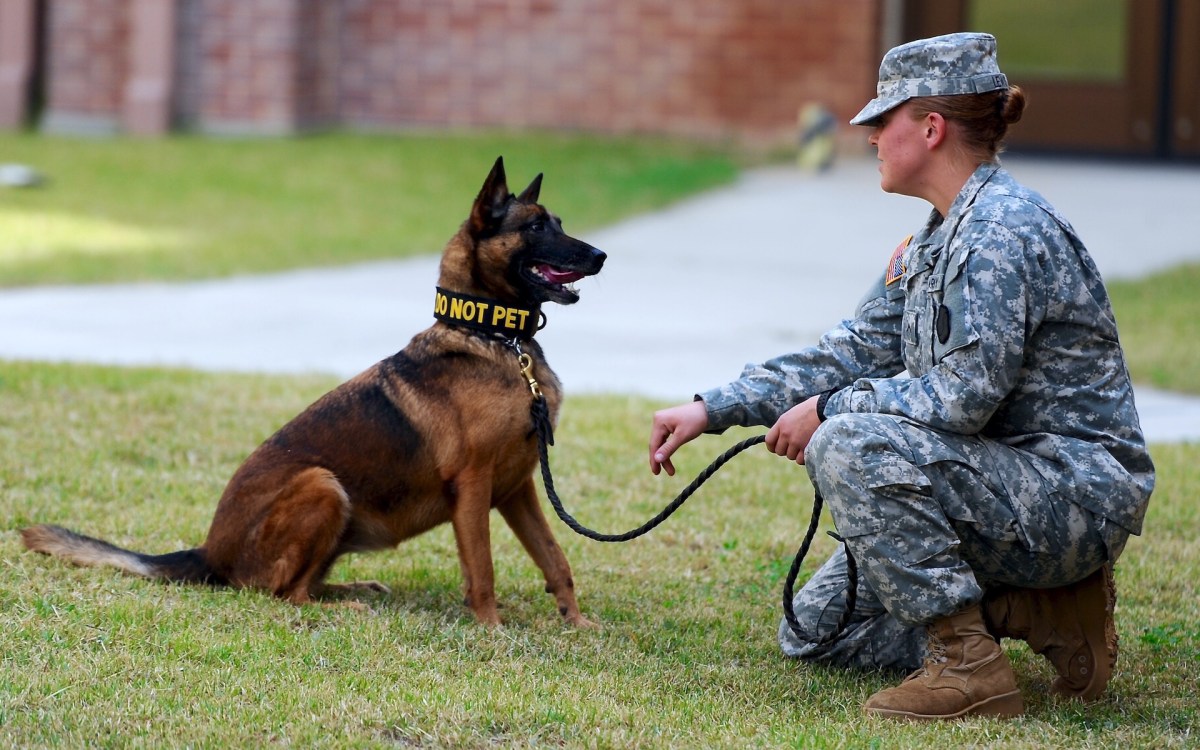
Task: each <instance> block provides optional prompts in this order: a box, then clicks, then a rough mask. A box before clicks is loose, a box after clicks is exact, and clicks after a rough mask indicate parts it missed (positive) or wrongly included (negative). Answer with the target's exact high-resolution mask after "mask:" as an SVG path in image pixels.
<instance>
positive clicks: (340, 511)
mask: <svg viewBox="0 0 1200 750" xmlns="http://www.w3.org/2000/svg"><path fill="white" fill-rule="evenodd" d="M349 518H350V498H349V497H348V496H347V495H346V490H345V489H344V488H343V487H342V485H341V483H340V482H339V481H338V480H337V478H336V477H335V476H334V475H333V474H332V473H330V472H329V471H327V470H325V469H321V468H318V467H313V468H309V469H305V470H304V471H301V472H300V473H298V474H296V475H295V476H294V477H293V478H292V479H291V481H290V482H288V484H287V486H285V487H284V488H283V490H282V491H281V492H280V493H279V495H278V496H277V497H276V498H275V500H274V502H272V503H271V509H270V511H269V512H268V513H267V516H266V518H264V519H263V522H262V526H261V528H260V529H259V533H258V534H257V539H256V540H255V541H256V547H257V550H256V554H255V558H257V564H258V565H257V567H258V570H257V571H255V574H253V576H252V578H253V580H245V579H242V580H243V582H244V583H246V584H247V585H255V586H260V587H262V588H266V589H269V590H270V591H271V592H272V593H274V594H275V595H276V596H278V597H280V598H282V599H287V600H288V601H290V602H292V603H293V604H304V603H306V602H309V601H312V598H313V597H314V596H315V595H317V594H318V593H319V592H320V591H321V589H322V587H323V582H324V579H325V574H326V573H328V572H329V568H330V567H331V566H332V565H333V563H334V560H336V559H337V555H338V546H339V544H340V541H341V537H342V532H343V531H344V530H345V528H346V524H347V523H348V521H349ZM239 578H242V577H241V576H239Z"/></svg>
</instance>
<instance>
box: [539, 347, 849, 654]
mask: <svg viewBox="0 0 1200 750" xmlns="http://www.w3.org/2000/svg"><path fill="white" fill-rule="evenodd" d="M517 352H518V356H520V357H525V356H527V355H525V354H521V353H520V348H519V345H518V347H517ZM522 372H524V368H522ZM527 377H528V376H527ZM530 380H532V378H530ZM535 382H536V381H535ZM530 411H531V416H532V417H533V424H534V430H535V431H536V432H537V436H538V458H539V459H540V462H541V467H542V483H543V484H544V485H545V487H546V497H547V498H549V500H550V505H551V506H552V507H553V508H554V512H555V513H557V514H558V517H559V518H560V519H561V520H562V522H563V523H565V524H566V525H567V526H568V527H570V529H571V530H572V531H574V532H575V533H576V534H579V535H581V536H585V537H587V538H588V539H591V540H593V541H597V542H627V541H629V540H631V539H636V538H637V537H639V536H643V535H644V534H646V533H648V532H649V531H650V530H652V529H653V528H654V527H656V526H658V525H659V524H661V523H662V522H663V521H665V520H667V518H669V517H670V516H671V515H672V514H673V513H674V512H675V511H677V510H679V508H680V506H682V505H683V504H684V503H685V502H687V499H688V498H689V497H691V496H692V494H693V493H695V491H696V490H698V489H700V485H702V484H704V483H705V482H706V481H708V479H709V477H711V476H712V475H713V474H715V473H717V471H718V470H719V469H720V468H721V467H722V466H724V465H725V464H726V463H728V462H729V461H730V459H732V458H733V457H734V456H736V455H738V454H739V453H741V452H742V451H744V450H746V449H747V448H752V447H753V446H755V445H758V444H759V443H763V442H765V441H766V439H767V436H766V435H755V436H753V437H749V438H746V439H745V440H742V441H741V442H739V443H736V444H735V445H733V446H732V447H731V448H729V449H728V450H726V451H725V452H724V453H722V454H721V455H719V456H717V458H716V459H715V460H714V461H713V462H712V463H711V464H709V465H708V467H707V468H706V469H704V471H702V472H700V473H699V474H698V475H697V476H696V478H695V479H693V480H692V481H691V483H690V484H688V486H687V487H685V488H684V489H683V491H682V492H680V493H679V496H678V497H676V498H675V499H674V500H672V501H671V502H670V504H668V505H667V507H665V508H663V509H662V510H661V511H660V512H659V513H658V515H656V516H654V517H653V518H651V519H650V520H649V521H647V522H646V523H644V524H642V525H641V526H638V527H637V528H635V529H630V530H629V531H626V532H624V533H622V534H605V533H601V532H599V531H594V530H592V529H589V528H588V527H586V526H584V525H583V524H581V523H580V522H579V521H577V520H575V518H574V517H573V516H572V515H571V514H570V513H568V512H567V510H566V508H564V507H563V504H562V501H561V500H560V499H559V498H558V493H557V492H556V491H555V490H554V477H553V476H551V472H550V454H549V450H548V449H547V447H546V446H547V445H554V434H553V428H552V426H551V424H550V412H549V407H547V406H546V399H545V398H543V397H542V396H541V395H540V394H538V393H536V392H535V394H534V399H533V404H532V406H531V407H530ZM823 505H824V499H823V498H822V497H821V494H820V493H819V492H817V493H815V494H814V496H813V510H812V516H811V518H810V519H809V522H808V531H807V532H806V533H805V535H804V541H803V542H802V543H801V545H800V550H799V551H798V552H797V553H796V557H795V559H794V560H792V567H791V569H790V570H788V575H787V580H786V581H785V582H784V586H783V614H784V619H785V620H786V621H787V624H788V627H789V628H791V630H792V632H793V633H795V634H796V637H797V638H799V639H800V640H802V641H808V642H810V643H813V644H814V645H817V646H824V645H826V644H828V643H830V642H832V641H833V640H834V639H836V638H837V637H838V636H840V635H841V634H842V632H843V631H845V629H846V626H847V625H849V623H850V617H851V616H852V615H853V614H854V606H855V603H856V601H857V592H858V566H857V565H856V564H855V562H854V556H853V555H851V554H850V547H849V545H846V543H845V540H844V539H842V538H841V537H839V536H838V535H837V534H834V533H833V532H829V535H830V536H832V537H833V538H834V539H837V540H838V541H839V542H842V544H843V545H845V547H846V560H847V574H848V577H849V586H848V588H847V589H846V609H845V611H844V612H843V613H842V616H841V618H840V619H839V620H838V623H837V627H836V628H834V630H833V631H832V632H830V633H828V634H827V635H825V636H824V637H821V638H817V637H814V636H811V635H809V634H808V633H805V632H804V629H803V628H801V627H800V622H799V621H798V620H797V619H796V612H795V607H794V605H793V603H792V600H793V599H794V598H795V586H796V578H797V577H798V576H799V575H800V567H801V566H802V565H803V563H804V558H805V557H807V556H808V549H809V547H810V546H811V545H812V541H813V537H815V536H816V533H817V524H818V523H819V521H820V519H821V509H822V507H823Z"/></svg>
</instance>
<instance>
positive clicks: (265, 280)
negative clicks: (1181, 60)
mask: <svg viewBox="0 0 1200 750" xmlns="http://www.w3.org/2000/svg"><path fill="white" fill-rule="evenodd" d="M1005 164H1006V166H1007V167H1008V168H1009V169H1010V170H1011V171H1012V172H1013V173H1014V174H1015V175H1016V176H1017V178H1018V179H1020V180H1022V181H1024V182H1025V183H1026V184H1029V185H1030V186H1032V187H1034V188H1036V189H1038V190H1039V191H1040V192H1042V193H1043V194H1044V195H1045V196H1046V197H1047V198H1048V199H1049V200H1050V201H1051V202H1052V203H1054V204H1055V205H1056V206H1057V207H1058V208H1059V209H1060V210H1062V212H1063V213H1064V214H1065V215H1066V216H1068V217H1069V218H1070V219H1071V221H1072V222H1073V223H1074V224H1075V226H1076V228H1077V229H1078V230H1079V232H1080V233H1081V235H1082V236H1083V238H1084V240H1085V241H1086V242H1087V243H1088V246H1089V249H1090V250H1091V252H1092V254H1093V255H1094V257H1095V259H1096V262H1097V265H1099V267H1100V270H1101V272H1102V273H1103V274H1104V275H1105V277H1106V278H1109V279H1112V278H1117V277H1136V276H1139V275H1143V274H1146V273H1149V272H1152V271H1156V270H1160V269H1163V268H1166V267H1169V266H1172V265H1176V264H1179V263H1182V262H1200V233H1198V232H1196V231H1195V229H1194V227H1193V225H1192V224H1193V216H1194V214H1195V212H1196V210H1197V207H1200V169H1197V168H1195V167H1192V168H1185V167H1174V166H1154V165H1145V164H1138V165H1132V164H1111V163H1109V164H1103V163H1092V162H1071V161H1051V160H1040V159H1029V158H1017V157H1012V158H1009V159H1006V161H1005ZM512 167H514V168H516V169H517V170H518V171H521V172H524V171H526V170H527V171H530V172H532V171H533V169H535V168H536V165H516V164H514V165H512ZM559 189H561V186H559V185H556V184H555V181H554V175H552V174H551V175H547V178H546V184H545V188H544V189H543V191H542V196H543V199H544V200H545V201H546V203H547V205H548V206H550V207H551V208H552V209H553V207H554V196H555V193H556V191H557V190H559ZM467 208H468V207H467V206H464V207H463V210H464V215H465V212H466V209H467ZM927 213H928V207H927V204H925V203H924V202H922V201H919V200H916V199H912V198H906V197H899V196H893V195H887V194H884V193H882V192H881V191H880V190H879V188H878V174H877V171H876V165H875V162H874V161H873V160H868V159H861V160H844V161H842V162H839V163H838V164H837V165H836V166H835V168H834V169H833V170H831V171H830V172H827V173H824V174H815V175H814V174H807V173H803V172H800V171H798V170H796V169H793V168H788V167H778V168H770V169H763V170H756V171H751V172H749V173H747V174H745V175H744V176H743V177H742V178H741V179H740V180H739V181H738V182H737V183H736V184H735V185H733V186H731V187H728V188H724V189H720V190H716V191H713V192H710V193H707V194H705V195H702V196H699V197H696V198H694V199H692V200H688V201H686V202H683V203H681V204H678V205H676V206H674V207H672V208H670V209H668V210H665V211H661V212H658V213H654V214H651V215H646V216H642V217H639V218H635V219H632V220H629V221H626V222H623V223H621V224H618V225H616V226H613V227H610V228H607V229H604V230H602V231H597V232H593V233H591V234H590V235H588V236H586V237H585V239H587V240H588V241H590V242H592V243H593V244H595V245H596V246H597V247H600V248H601V249H603V250H605V251H606V252H607V253H608V254H609V260H608V264H607V266H606V268H605V271H604V272H603V273H602V274H601V275H600V276H598V277H596V278H594V279H587V280H584V281H582V282H580V283H579V285H578V286H579V288H580V290H581V293H582V301H581V302H580V303H579V304H577V305H575V306H573V307H566V308H561V307H555V306H548V307H547V308H546V310H545V312H546V313H547V315H548V317H549V325H548V326H547V328H546V329H545V330H544V331H543V332H542V333H541V334H539V341H541V342H542V343H543V345H544V346H545V348H546V350H547V353H548V355H549V357H550V361H551V364H552V366H553V367H554V369H555V371H556V372H558V374H559V376H560V377H561V379H562V380H563V383H564V384H565V386H566V388H567V391H568V394H570V393H584V392H614V393H633V394H641V395H647V396H653V397H660V398H664V399H669V400H686V399H689V398H690V397H691V394H693V393H694V392H696V391H698V390H703V389H706V388H708V387H711V386H715V385H720V384H722V383H725V382H728V381H729V380H731V379H733V378H735V377H736V376H737V375H738V373H739V372H740V370H741V368H742V366H743V364H745V363H747V362H756V361H762V360H763V359H766V358H769V357H771V356H773V355H775V354H779V353H782V352H785V351H789V350H794V349H796V348H799V347H801V346H805V345H807V344H809V343H811V342H813V341H814V340H815V339H816V338H817V337H818V336H819V335H820V333H821V332H823V331H824V330H825V329H827V328H829V327H830V326H832V325H834V324H836V323H837V322H838V321H839V320H840V319H841V318H843V317H845V316H848V315H849V314H850V313H851V312H852V311H853V308H854V305H855V303H856V302H857V301H858V299H859V298H860V297H861V295H862V293H863V292H864V291H865V290H866V288H867V287H868V285H869V284H870V283H871V281H872V280H873V279H874V277H876V276H877V275H878V274H879V273H880V272H881V269H882V267H883V265H884V264H885V263H886V261H887V259H888V257H889V255H890V254H891V251H892V249H893V248H894V247H895V245H896V244H897V243H898V242H899V241H900V240H901V239H902V238H903V237H905V236H906V235H907V234H909V233H910V232H912V231H914V230H915V229H917V228H918V227H919V226H920V225H921V224H922V223H923V221H924V219H925V217H926V215H927ZM565 218H566V220H567V221H568V222H569V221H570V217H565ZM454 229H455V228H454V227H446V235H447V237H449V235H450V234H451V233H452V232H453V231H454ZM431 250H433V248H431ZM436 280H437V259H436V258H432V257H430V258H423V259H417V260H411V261H397V262H383V263H372V264H366V265H360V266H353V267H350V268H342V269H321V270H305V271H296V272H291V273H284V274H277V275H271V276H263V277H249V278H237V279H231V280H222V281H206V282H196V283H186V284H136V285H112V286H96V287H54V288H35V289H15V290H6V291H3V292H0V357H5V358H23V359H41V360H66V361H88V362H102V363H116V364H130V365H173V366H186V367H195V368H200V369H205V370H236V371H262V372H278V373H296V372H326V373H332V374H336V375H339V376H342V377H348V376H350V375H352V374H354V373H356V372H358V371H360V370H362V369H363V368H365V367H367V366H368V365H370V364H371V363H373V362H375V361H376V360H378V359H381V358H383V357H385V356H387V355H389V354H391V353H393V352H395V351H396V350H398V349H399V348H401V347H402V346H403V345H404V344H405V342H407V340H408V338H409V337H410V336H411V335H412V334H413V333H415V332H416V331H418V330H420V329H422V328H425V327H427V326H428V325H429V324H430V323H431V322H432V303H433V287H434V283H435V282H436ZM1180 345H1186V346H1197V345H1200V342H1180ZM1137 396H1138V407H1139V411H1140V412H1141V416H1142V422H1143V427H1144V428H1145V430H1146V434H1147V436H1148V438H1149V439H1150V440H1151V441H1154V442H1164V441H1179V440H1200V399H1197V398H1189V397H1182V396H1176V395H1172V394H1166V393H1160V392H1156V391H1152V390H1147V389H1139V390H1138V392H1137ZM647 424H649V415H647Z"/></svg>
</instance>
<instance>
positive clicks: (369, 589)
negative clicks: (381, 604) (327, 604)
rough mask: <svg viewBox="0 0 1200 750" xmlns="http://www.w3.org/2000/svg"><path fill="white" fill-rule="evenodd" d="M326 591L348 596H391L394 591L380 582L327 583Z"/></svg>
mask: <svg viewBox="0 0 1200 750" xmlns="http://www.w3.org/2000/svg"><path fill="white" fill-rule="evenodd" d="M325 590H326V591H327V592H329V591H336V592H339V593H347V594H361V593H364V592H365V593H370V594H384V595H387V594H391V593H392V590H391V589H390V588H388V587H387V586H385V585H383V584H382V583H380V582H379V581H351V582H350V583H327V584H325Z"/></svg>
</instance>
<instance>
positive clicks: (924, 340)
mask: <svg viewBox="0 0 1200 750" xmlns="http://www.w3.org/2000/svg"><path fill="white" fill-rule="evenodd" d="M940 280H941V276H940V275H939V274H938V271H937V262H936V258H925V259H923V260H922V262H921V263H920V264H919V265H917V266H915V267H914V268H913V269H912V270H911V271H910V272H909V274H908V275H907V276H905V277H904V323H903V331H902V340H903V342H904V352H903V353H904V366H905V368H906V369H907V370H908V372H909V373H910V374H911V375H913V376H916V377H920V376H921V375H924V374H925V373H926V372H928V371H929V369H930V368H931V367H932V366H933V343H932V340H931V338H930V337H931V335H932V330H933V329H932V326H933V315H934V313H935V306H934V303H933V302H932V289H933V288H934V287H935V286H939V285H940ZM938 296H939V297H940V296H941V295H940V293H939V295H938Z"/></svg>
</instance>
